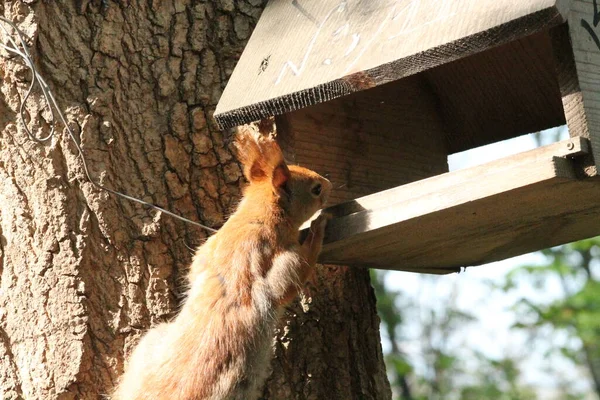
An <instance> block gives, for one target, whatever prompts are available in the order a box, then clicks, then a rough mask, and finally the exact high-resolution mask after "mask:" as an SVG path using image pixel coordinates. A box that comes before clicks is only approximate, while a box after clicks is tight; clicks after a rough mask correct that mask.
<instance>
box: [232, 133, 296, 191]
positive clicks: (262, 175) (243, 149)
mask: <svg viewBox="0 0 600 400" xmlns="http://www.w3.org/2000/svg"><path fill="white" fill-rule="evenodd" d="M235 146H236V148H237V150H238V158H239V160H240V161H241V162H242V164H243V166H244V175H245V176H246V179H248V180H249V181H250V182H259V181H262V180H265V179H269V178H270V179H271V181H272V182H273V184H274V185H276V187H279V186H281V185H283V184H285V182H286V181H287V179H288V178H289V169H288V168H287V165H285V161H284V160H283V154H282V153H281V149H280V148H279V145H278V144H277V142H276V141H275V135H274V134H273V133H271V134H269V135H264V134H262V133H260V131H259V129H258V127H257V126H256V125H253V124H252V125H243V126H241V127H239V128H238V130H237V134H236V140H235ZM276 183H277V184H276Z"/></svg>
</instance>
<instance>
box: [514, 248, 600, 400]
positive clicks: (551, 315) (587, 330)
mask: <svg viewBox="0 0 600 400" xmlns="http://www.w3.org/2000/svg"><path fill="white" fill-rule="evenodd" d="M542 254H543V255H544V256H545V258H546V260H545V262H544V263H543V264H542V265H526V266H522V267H520V268H517V269H515V270H513V271H511V272H510V273H509V274H508V275H507V277H506V282H505V284H504V285H503V289H504V290H506V291H509V290H513V289H515V288H517V287H518V283H517V282H518V281H519V279H520V278H523V277H525V278H529V280H530V282H532V283H533V285H534V286H535V287H536V288H539V289H543V288H544V287H545V285H546V284H547V283H548V282H550V281H551V280H555V281H558V283H559V284H560V287H561V288H562V292H563V293H562V296H561V297H560V298H557V299H555V300H553V301H549V302H545V303H539V302H533V301H532V300H529V299H526V298H522V299H520V300H519V301H518V303H517V304H515V306H514V310H515V312H516V315H517V316H518V322H517V323H516V324H515V325H514V327H515V328H519V329H524V330H527V331H528V332H530V333H531V335H532V338H534V339H536V338H537V339H538V340H539V338H538V337H537V334H538V332H539V331H540V330H541V329H542V328H550V329H551V332H552V333H554V334H556V333H561V334H563V335H567V337H568V338H569V339H570V340H568V341H566V343H567V344H565V345H560V346H555V347H554V353H556V354H559V355H561V356H562V357H564V358H566V359H568V360H571V361H572V362H573V363H574V364H575V365H580V366H585V368H586V369H587V371H588V373H589V375H590V377H591V381H592V383H593V387H594V388H595V391H596V394H597V395H598V397H600V345H599V344H598V339H599V338H600V282H599V281H598V280H597V279H598V278H597V275H598V271H595V270H596V269H598V268H599V267H600V237H597V238H593V239H588V240H582V241H579V242H575V243H571V244H568V245H564V246H560V247H555V248H552V249H547V250H544V251H542ZM567 397H569V398H578V395H576V394H569V395H568V396H567Z"/></svg>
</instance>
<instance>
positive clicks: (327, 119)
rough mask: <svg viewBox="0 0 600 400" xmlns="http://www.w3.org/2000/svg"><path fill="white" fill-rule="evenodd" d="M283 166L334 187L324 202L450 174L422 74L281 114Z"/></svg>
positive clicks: (440, 126) (435, 111) (433, 104)
mask: <svg viewBox="0 0 600 400" xmlns="http://www.w3.org/2000/svg"><path fill="white" fill-rule="evenodd" d="M276 121H277V131H278V140H279V141H280V142H285V143H284V145H283V146H282V148H287V149H290V151H289V152H288V153H287V154H286V158H287V159H288V161H290V162H292V163H295V164H299V165H305V166H308V167H310V168H311V169H314V170H316V171H317V172H319V173H321V174H322V175H324V176H327V177H328V178H329V180H330V181H331V182H332V183H333V184H334V191H333V193H332V196H331V198H330V200H329V204H336V203H339V202H343V201H348V200H351V199H355V198H357V197H361V196H365V195H367V194H371V193H374V192H379V191H382V190H385V189H389V188H392V187H396V186H398V185H402V184H405V183H408V182H413V181H415V180H419V179H424V178H428V177H431V176H434V175H437V174H441V173H444V172H447V171H448V163H447V154H448V153H447V151H446V148H445V144H444V138H445V136H446V134H447V132H446V131H445V128H444V124H443V121H442V119H441V116H440V114H439V112H438V105H437V99H436V97H435V96H434V95H433V93H432V92H431V90H430V88H429V85H427V83H426V82H424V81H423V79H422V78H421V77H419V76H412V77H409V78H407V79H403V80H401V81H397V82H393V83H391V84H388V85H382V86H379V87H377V88H374V89H371V90H367V91H363V92H358V93H354V94H352V95H349V96H346V97H343V98H340V99H335V100H332V101H330V102H327V103H323V104H318V105H315V106H312V107H308V108H305V109H301V110H298V111H294V112H291V113H289V114H286V115H284V116H281V117H278V118H277V119H276Z"/></svg>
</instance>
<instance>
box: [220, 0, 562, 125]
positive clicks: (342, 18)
mask: <svg viewBox="0 0 600 400" xmlns="http://www.w3.org/2000/svg"><path fill="white" fill-rule="evenodd" d="M563 8H564V6H563V5H562V1H561V2H559V4H558V5H557V2H556V0H528V1H514V0H441V1H440V0H409V1H404V0H372V1H368V2H365V1H360V0H321V1H318V2H317V1H312V2H311V1H300V0H292V1H280V0H273V1H271V2H270V3H269V4H268V6H267V7H266V9H265V10H264V12H263V15H262V17H261V19H260V21H259V23H258V25H257V27H256V29H255V31H254V33H253V35H252V37H251V39H250V41H249V43H248V45H247V47H246V49H245V51H244V53H243V55H242V57H241V59H240V61H239V63H238V65H237V67H236V69H235V71H234V73H233V75H232V77H231V79H230V81H229V83H228V85H227V87H226V89H225V91H224V93H223V96H222V98H221V100H220V102H219V104H218V106H217V110H216V111H215V119H216V121H217V123H218V124H219V126H221V127H222V128H227V127H231V126H235V125H240V124H243V123H247V122H249V121H253V120H258V119H260V118H263V117H265V116H269V115H279V114H282V113H285V112H289V111H292V110H297V109H300V108H303V107H306V106H309V105H313V104H316V103H320V102H325V101H328V100H331V99H334V98H336V97H340V96H344V95H347V94H349V93H352V92H355V91H360V90H364V89H367V88H371V87H374V86H378V85H381V84H384V83H388V82H391V81H394V80H398V79H400V78H403V77H406V76H409V75H412V74H416V73H418V72H421V71H424V70H427V69H430V68H433V67H435V66H438V65H441V64H444V63H447V62H450V61H453V60H457V59H460V58H462V57H465V56H468V55H471V54H475V53H478V52H480V51H483V50H486V49H489V48H491V47H494V46H498V45H500V44H504V43H508V42H510V41H513V40H516V39H518V38H521V37H524V36H527V35H530V34H532V33H535V32H539V31H542V30H545V29H548V28H549V27H551V26H555V25H557V24H559V23H561V22H563V16H562V14H561V11H563V10H562V9H563Z"/></svg>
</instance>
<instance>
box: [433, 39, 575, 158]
mask: <svg viewBox="0 0 600 400" xmlns="http://www.w3.org/2000/svg"><path fill="white" fill-rule="evenodd" d="M422 74H423V75H424V77H425V79H426V81H427V82H428V83H429V84H430V85H431V88H432V90H433V92H434V93H435V94H436V95H437V97H438V99H439V105H440V110H441V112H442V117H443V120H444V122H445V124H446V132H447V137H446V144H447V147H448V151H449V153H456V152H459V151H464V150H468V149H471V148H474V147H478V146H483V145H486V144H490V143H494V142H498V141H501V140H505V139H509V138H513V137H517V136H520V135H524V134H527V133H531V132H538V131H540V130H543V129H548V128H551V127H555V126H559V125H564V123H565V115H564V113H563V106H562V102H561V95H560V91H559V86H558V82H557V78H556V70H555V68H554V64H553V52H552V45H551V41H550V36H549V35H548V32H546V31H544V32H540V33H537V34H534V35H530V36H526V37H523V38H521V39H518V40H515V41H512V42H510V43H507V44H504V45H502V46H498V47H494V48H492V49H489V50H486V51H483V52H481V53H478V54H475V55H471V56H468V57H465V58H461V59H459V60H456V61H453V62H450V63H447V64H444V65H440V66H439V67H436V68H432V69H429V70H427V71H424V72H423V73H422Z"/></svg>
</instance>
